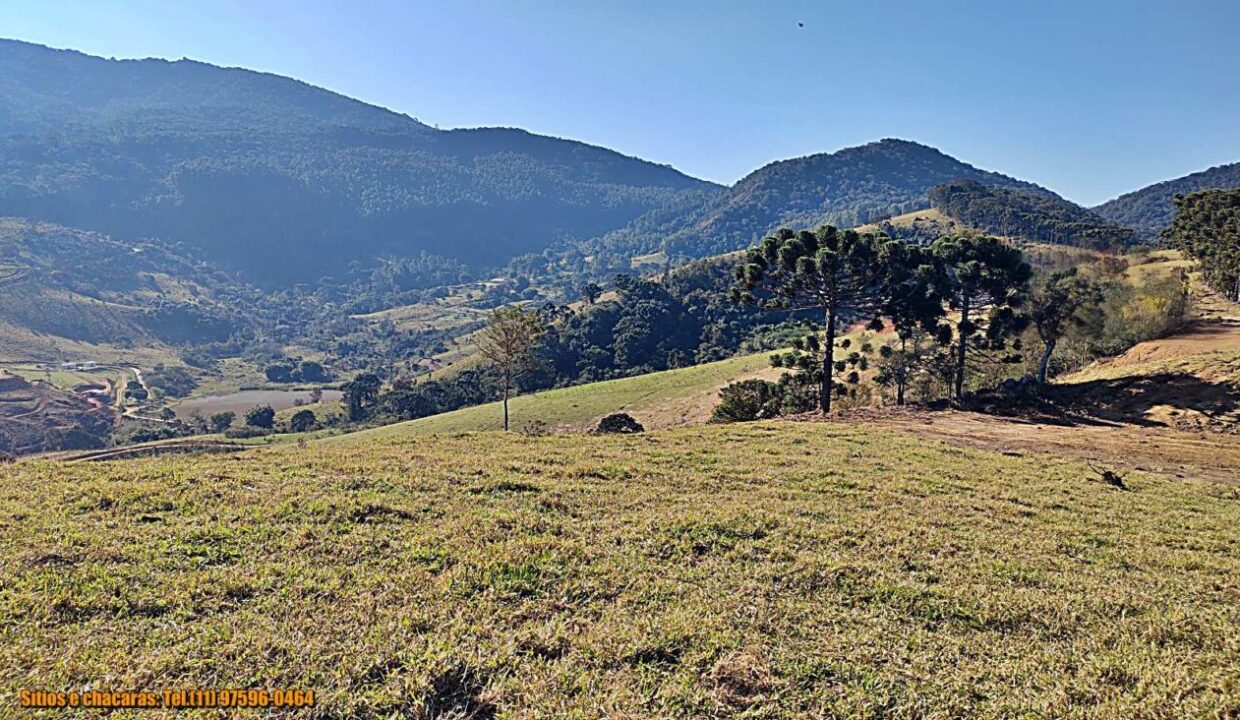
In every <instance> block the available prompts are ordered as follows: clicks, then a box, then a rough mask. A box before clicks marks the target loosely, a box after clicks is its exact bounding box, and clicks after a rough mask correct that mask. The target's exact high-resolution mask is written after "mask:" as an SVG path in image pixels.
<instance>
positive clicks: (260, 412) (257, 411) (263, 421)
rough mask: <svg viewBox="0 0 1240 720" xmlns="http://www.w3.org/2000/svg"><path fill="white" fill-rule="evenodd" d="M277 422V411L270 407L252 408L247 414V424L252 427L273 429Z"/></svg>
mask: <svg viewBox="0 0 1240 720" xmlns="http://www.w3.org/2000/svg"><path fill="white" fill-rule="evenodd" d="M275 422H276V411H275V410H273V409H272V408H271V406H270V405H259V406H258V407H252V408H250V409H249V410H248V411H246V413H245V424H246V425H249V426H251V427H258V428H266V429H268V430H270V429H271V426H272V425H275Z"/></svg>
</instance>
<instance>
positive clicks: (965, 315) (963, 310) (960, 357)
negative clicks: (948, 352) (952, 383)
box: [956, 295, 969, 400]
mask: <svg viewBox="0 0 1240 720" xmlns="http://www.w3.org/2000/svg"><path fill="white" fill-rule="evenodd" d="M968 325H969V296H968V295H965V296H964V302H962V303H960V326H959V327H958V328H956V334H957V335H959V336H960V337H959V341H958V343H957V344H958V345H959V347H958V348H957V349H956V399H957V400H959V399H960V398H961V397H962V396H963V395H964V361H965V358H966V353H967V352H968V343H969V338H968V337H967V336H966V335H965V329H966V328H967V327H968Z"/></svg>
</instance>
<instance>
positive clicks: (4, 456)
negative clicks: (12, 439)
mask: <svg viewBox="0 0 1240 720" xmlns="http://www.w3.org/2000/svg"><path fill="white" fill-rule="evenodd" d="M15 462H17V456H16V455H14V454H13V453H11V452H6V451H4V450H0V465H7V464H9V463H15Z"/></svg>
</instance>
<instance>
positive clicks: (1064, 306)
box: [1029, 268, 1102, 385]
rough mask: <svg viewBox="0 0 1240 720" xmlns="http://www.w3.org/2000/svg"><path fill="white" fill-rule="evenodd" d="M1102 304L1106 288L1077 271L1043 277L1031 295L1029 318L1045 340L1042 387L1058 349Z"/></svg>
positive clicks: (1040, 369) (1040, 374) (1040, 364)
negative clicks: (1071, 329) (1073, 327)
mask: <svg viewBox="0 0 1240 720" xmlns="http://www.w3.org/2000/svg"><path fill="white" fill-rule="evenodd" d="M1101 303H1102V288H1101V287H1100V286H1099V285H1098V283H1096V282H1093V281H1092V280H1090V279H1088V278H1086V277H1083V276H1081V275H1080V274H1079V273H1078V272H1077V271H1076V268H1070V269H1068V270H1059V271H1057V272H1053V273H1050V274H1049V275H1042V276H1040V277H1039V278H1038V279H1037V281H1036V282H1035V283H1034V285H1033V292H1032V293H1031V294H1030V302H1029V305H1030V307H1029V316H1030V319H1032V320H1033V325H1034V327H1035V328H1036V329H1037V331H1038V337H1039V338H1040V339H1041V340H1042V357H1040V358H1039V359H1038V383H1039V384H1043V385H1044V384H1046V370H1047V367H1048V366H1049V365H1050V362H1051V355H1052V354H1053V353H1054V352H1055V346H1056V345H1057V344H1058V343H1059V339H1060V338H1062V337H1063V336H1064V333H1066V332H1067V331H1068V328H1069V327H1070V326H1071V325H1081V324H1083V323H1084V322H1085V318H1083V317H1082V313H1084V312H1085V311H1087V310H1089V309H1090V308H1096V307H1097V306H1098V305H1100V304H1101Z"/></svg>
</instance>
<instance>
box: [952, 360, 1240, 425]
mask: <svg viewBox="0 0 1240 720" xmlns="http://www.w3.org/2000/svg"><path fill="white" fill-rule="evenodd" d="M973 405H974V407H972V408H971V409H974V410H977V411H979V412H984V413H987V414H992V415H1002V416H1007V417H1013V418H1017V419H1022V420H1027V421H1030V422H1037V423H1042V424H1052V425H1064V426H1073V425H1101V426H1107V425H1111V426H1120V425H1138V426H1142V427H1170V426H1173V425H1177V424H1179V421H1180V420H1182V419H1186V418H1194V419H1195V424H1196V425H1200V424H1202V423H1205V424H1215V423H1218V424H1229V423H1236V422H1237V421H1240V413H1238V409H1240V391H1238V390H1237V388H1236V387H1234V386H1232V385H1230V384H1228V383H1214V382H1209V381H1206V380H1202V379H1201V378H1199V377H1196V376H1194V375H1190V374H1187V373H1159V374H1157V375H1145V376H1136V375H1134V376H1129V377H1122V378H1115V379H1112V380H1091V381H1088V382H1080V383H1072V384H1068V385H1052V386H1050V387H1046V388H1042V389H1041V391H1040V392H1039V393H1038V394H1037V395H1036V396H1034V395H1031V396H1029V397H1027V398H1021V397H1008V396H1003V395H999V394H987V395H985V396H980V397H978V398H976V399H975V401H974V403H973Z"/></svg>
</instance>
